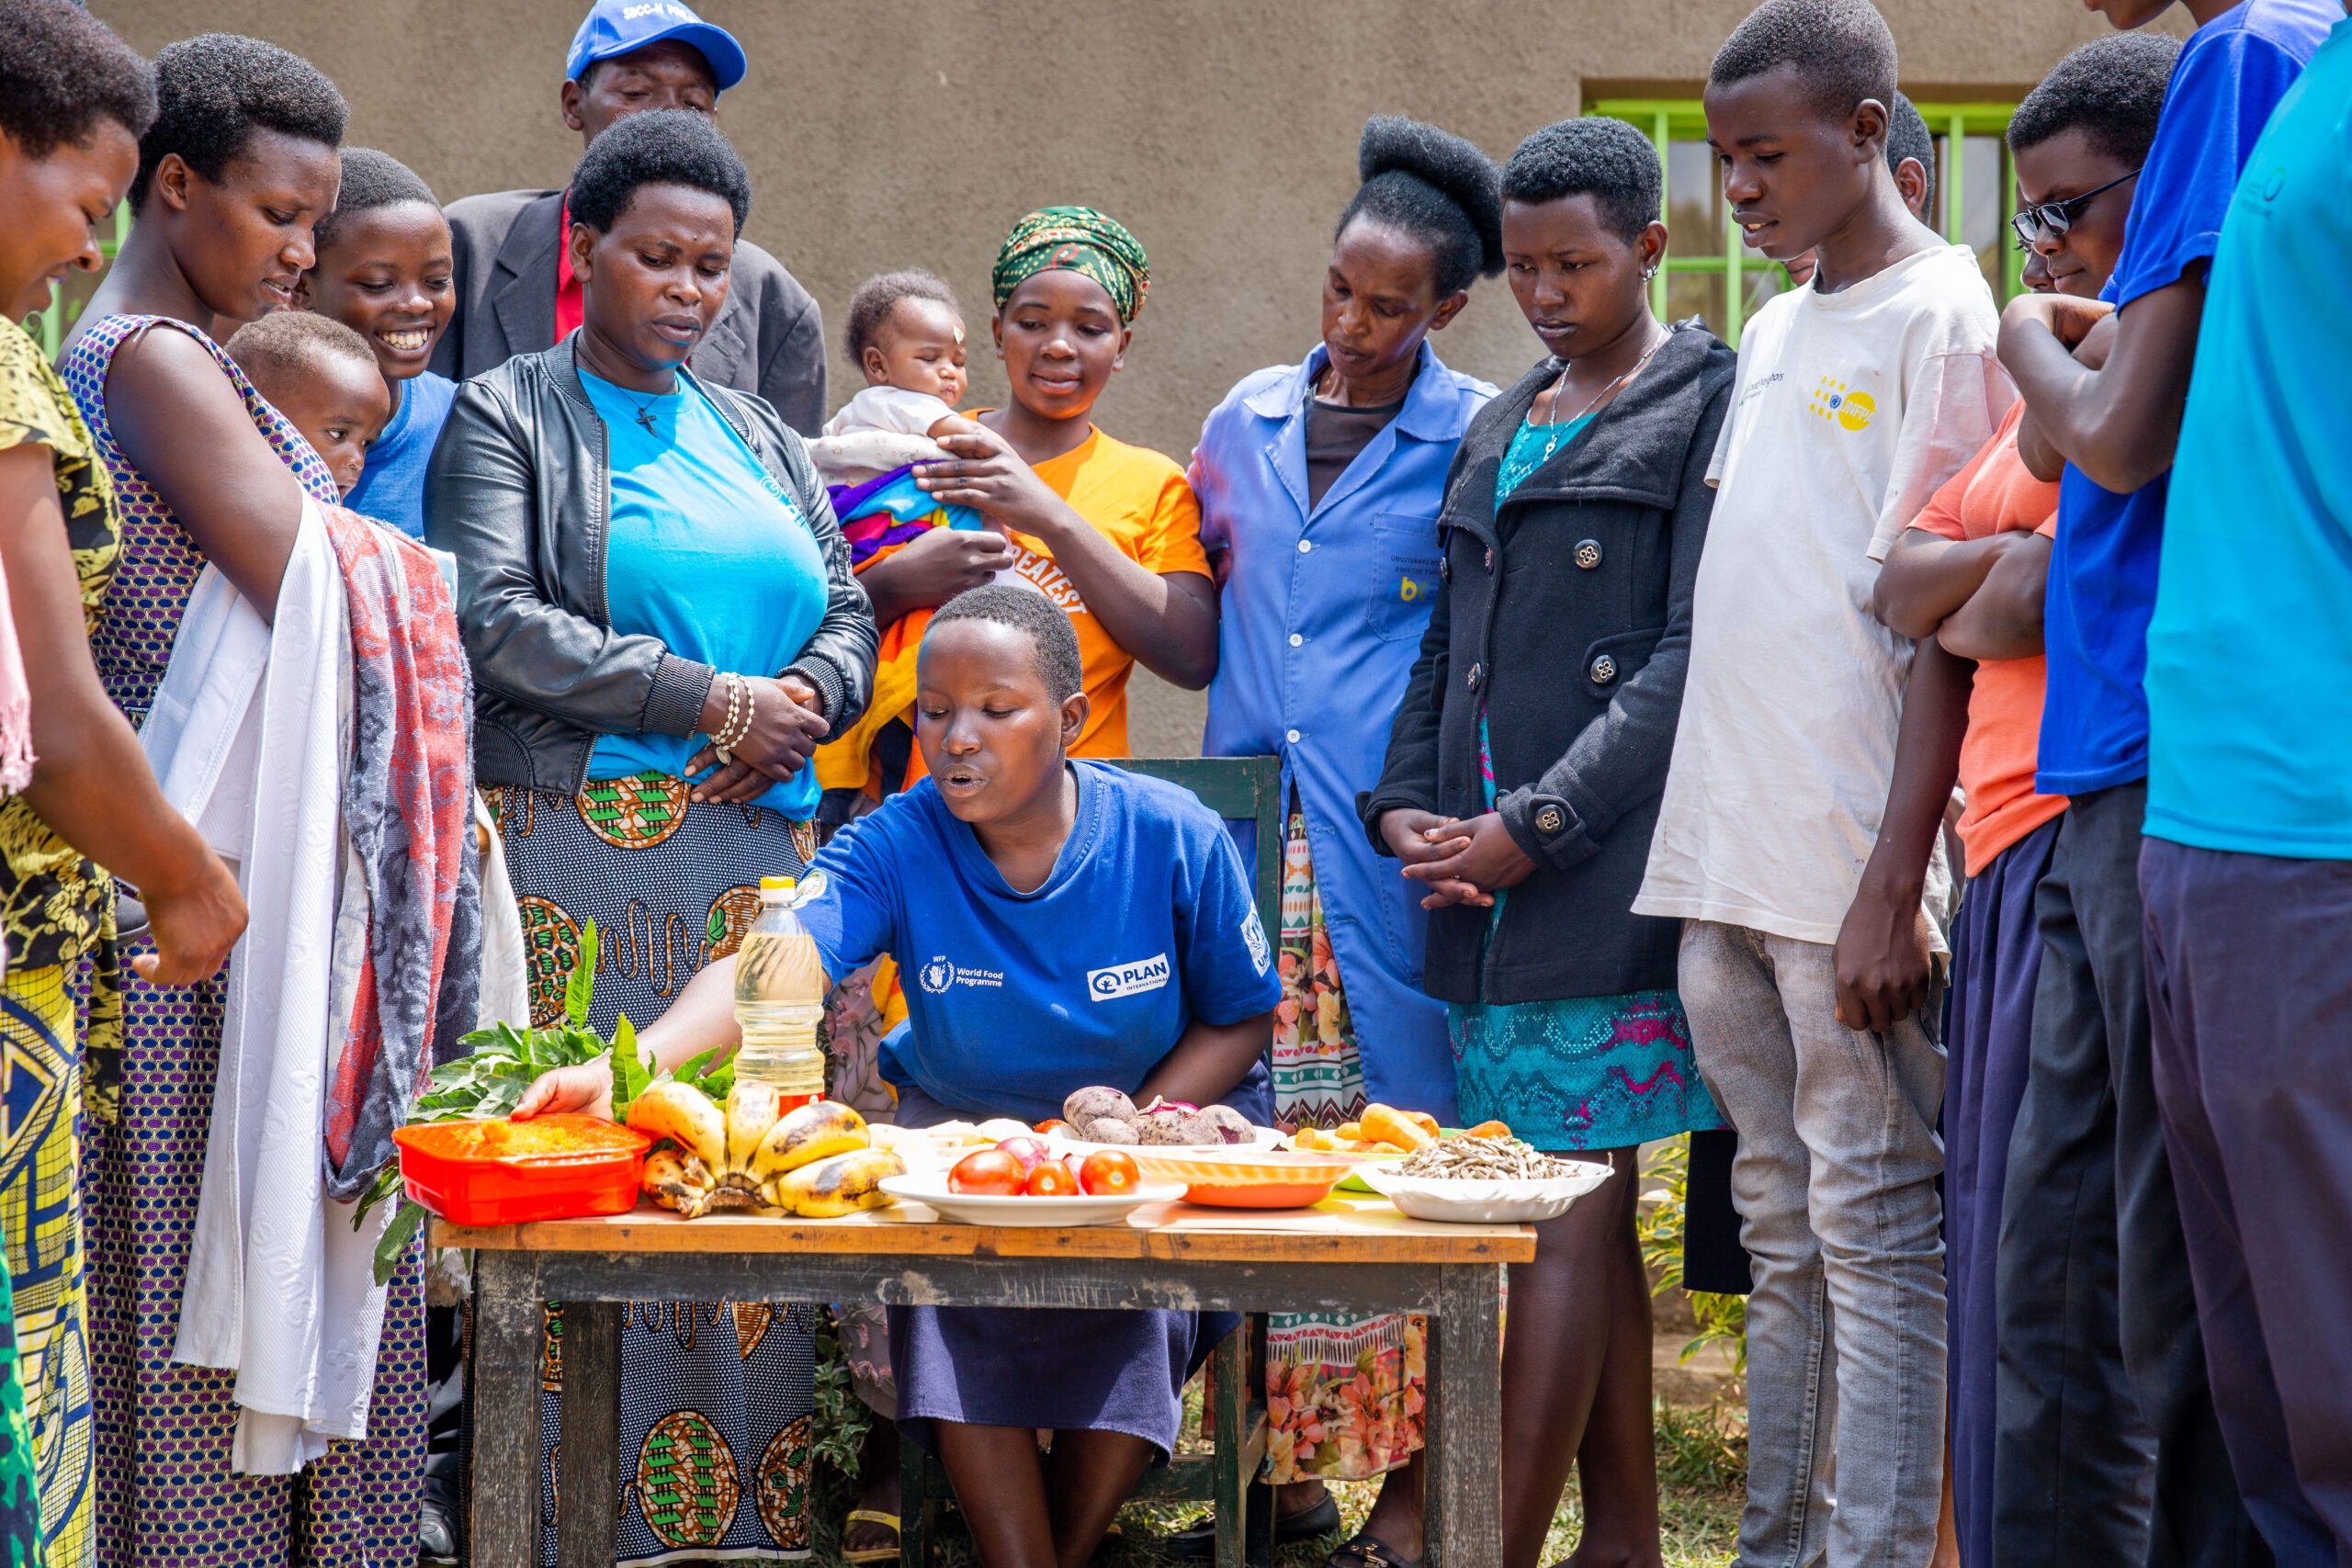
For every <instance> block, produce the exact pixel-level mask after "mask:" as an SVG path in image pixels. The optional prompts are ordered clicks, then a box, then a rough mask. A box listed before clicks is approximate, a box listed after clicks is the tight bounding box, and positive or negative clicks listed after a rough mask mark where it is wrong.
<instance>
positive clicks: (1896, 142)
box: [1886, 93, 1936, 229]
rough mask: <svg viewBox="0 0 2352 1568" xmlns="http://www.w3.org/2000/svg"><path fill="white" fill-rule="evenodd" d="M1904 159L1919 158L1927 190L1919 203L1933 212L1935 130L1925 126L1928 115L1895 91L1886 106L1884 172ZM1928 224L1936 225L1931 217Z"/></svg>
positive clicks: (1897, 166)
mask: <svg viewBox="0 0 2352 1568" xmlns="http://www.w3.org/2000/svg"><path fill="white" fill-rule="evenodd" d="M1905 158H1917V160H1919V167H1920V168H1922V169H1924V170H1926V171H1927V175H1928V192H1927V196H1926V197H1925V198H1924V199H1922V200H1921V201H1920V203H1919V205H1920V206H1921V207H1923V208H1925V209H1927V210H1928V211H1929V212H1931V213H1932V212H1934V211H1935V209H1936V138H1935V133H1934V132H1933V131H1930V130H1928V118H1927V116H1925V115H1923V114H1921V113H1920V112H1919V106H1918V105H1917V104H1915V103H1913V102H1912V101H1911V100H1910V98H1909V97H1907V96H1905V95H1904V94H1901V93H1897V94H1895V95H1894V102H1893V103H1891V104H1889V105H1887V106H1886V170H1887V173H1889V174H1893V173H1894V171H1895V170H1897V169H1899V168H1901V167H1902V166H1903V160H1905ZM1935 226H1936V225H1935V220H1933V219H1932V218H1930V219H1929V220H1928V227H1929V228H1931V229H1932V228H1934V227H1935Z"/></svg>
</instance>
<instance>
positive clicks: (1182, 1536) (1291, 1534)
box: [1163, 1483, 1340, 1560]
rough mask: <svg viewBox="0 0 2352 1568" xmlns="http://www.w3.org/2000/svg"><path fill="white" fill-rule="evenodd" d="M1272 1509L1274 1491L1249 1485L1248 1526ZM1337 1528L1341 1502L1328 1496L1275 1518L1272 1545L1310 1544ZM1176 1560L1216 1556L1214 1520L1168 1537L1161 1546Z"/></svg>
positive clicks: (1212, 1517)
mask: <svg viewBox="0 0 2352 1568" xmlns="http://www.w3.org/2000/svg"><path fill="white" fill-rule="evenodd" d="M1272 1506H1273V1490H1272V1488H1271V1487H1268V1486H1263V1485H1259V1484H1256V1483H1252V1484H1251V1486H1250V1516H1251V1517H1250V1522H1251V1523H1252V1524H1255V1523H1257V1522H1258V1521H1259V1520H1260V1519H1262V1518H1263V1517H1265V1516H1264V1515H1263V1514H1262V1513H1261V1512H1260V1510H1261V1509H1263V1508H1271V1507H1272ZM1339 1528H1340V1500H1339V1499H1338V1498H1336V1497H1334V1496H1332V1495H1330V1494H1329V1492H1326V1493H1325V1494H1323V1500H1322V1501H1321V1502H1319V1503H1317V1504H1316V1505H1315V1506H1313V1507H1311V1508H1301V1509H1300V1510H1299V1511H1298V1512H1296V1513H1295V1514H1278V1515H1276V1516H1275V1517H1274V1544H1275V1545H1276V1546H1288V1545H1290V1544H1291V1543H1292V1542H1294V1541H1300V1540H1315V1539H1316V1538H1317V1536H1325V1535H1329V1534H1330V1533H1331V1532H1332V1531H1333V1530H1335V1529H1339ZM1163 1544H1164V1545H1165V1547H1166V1549H1167V1550H1168V1551H1170V1553H1172V1554H1173V1555H1175V1556H1178V1557H1186V1558H1195V1559H1202V1560H1205V1559H1207V1558H1211V1557H1215V1556H1216V1515H1215V1514H1207V1515H1204V1516H1203V1517H1201V1518H1200V1519H1199V1520H1198V1521H1197V1522H1196V1523H1193V1524H1191V1525H1188V1526H1186V1527H1185V1528H1184V1529H1181V1530H1178V1531H1177V1532H1176V1533H1175V1534H1173V1535H1171V1536H1169V1537H1168V1538H1167V1540H1165V1542H1164V1543H1163Z"/></svg>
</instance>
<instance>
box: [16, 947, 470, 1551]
mask: <svg viewBox="0 0 2352 1568" xmlns="http://www.w3.org/2000/svg"><path fill="white" fill-rule="evenodd" d="M151 951H153V946H152V943H149V942H145V941H144V940H141V941H140V942H137V943H135V944H133V945H131V946H130V949H129V951H128V952H126V953H124V955H123V956H124V958H125V963H124V964H123V974H122V982H123V993H122V1000H123V1028H124V1046H123V1051H122V1060H121V1077H120V1087H119V1093H118V1099H117V1105H116V1109H115V1114H114V1115H113V1116H112V1117H110V1118H96V1117H94V1118H93V1119H92V1120H91V1121H90V1122H89V1123H88V1125H87V1127H86V1129H85V1134H84V1142H83V1150H82V1171H83V1180H82V1196H83V1202H84V1205H85V1207H84V1214H83V1220H84V1231H85V1242H84V1245H85V1249H86V1252H85V1266H86V1268H87V1269H88V1282H87V1293H88V1301H89V1314H90V1355H91V1385H92V1392H93V1394H94V1396H95V1401H96V1408H97V1423H96V1425H97V1465H96V1483H95V1486H94V1487H93V1496H94V1498H95V1512H96V1538H97V1539H96V1561H97V1562H99V1563H100V1564H102V1565H103V1568H147V1565H148V1564H151V1563H158V1562H203V1563H206V1564H209V1565H213V1568H281V1565H282V1564H284V1563H287V1562H298V1561H299V1562H308V1563H313V1564H316V1565H317V1568H374V1565H376V1564H379V1563H385V1562H406V1561H408V1559H409V1557H411V1556H413V1554H414V1553H415V1551H416V1519H417V1506H418V1501H419V1496H420V1493H421V1487H422V1483H423V1475H424V1245H423V1242H422V1240H421V1239H420V1240H419V1241H418V1242H417V1243H416V1244H415V1245H413V1246H412V1247H410V1249H409V1252H408V1256H407V1257H406V1258H404V1259H403V1260H402V1261H401V1264H400V1266H399V1267H398V1269H395V1271H394V1272H393V1275H392V1280H391V1285H390V1292H389V1293H388V1295H387V1296H386V1298H385V1303H384V1327H383V1336H382V1339H381V1342H380V1344H379V1348H378V1350H377V1357H376V1389H375V1396H374V1399H373V1401H372V1403H371V1404H369V1406H368V1437H367V1439H366V1441H364V1442H357V1443H342V1442H338V1443H335V1444H334V1445H333V1446H332V1447H331V1448H330V1449H329V1450H328V1452H327V1455H326V1457H325V1458H324V1459H322V1460H319V1461H316V1462H314V1463H312V1464H311V1465H309V1466H308V1467H306V1468H305V1469H304V1470H303V1471H302V1472H301V1473H300V1474H299V1475H241V1474H237V1473H235V1472H232V1470H231V1469H230V1458H231V1449H232V1444H233V1442H234V1440H235V1437H236V1430H237V1404H236V1398H235V1394H236V1385H237V1374H236V1373H235V1372H233V1371H219V1370H216V1369H213V1368H209V1367H190V1366H185V1365H183V1364H181V1363H180V1362H177V1361H175V1360H174V1359H172V1344H173V1341H174V1339H175V1337H176V1336H177V1334H178V1330H179V1308H180V1293H181V1290H182V1288H183V1286H184V1285H185V1284H186V1282H187V1259H188V1247H189V1244H190V1242H191V1240H192V1239H193V1237H194V1235H195V1232H196V1208H197V1197H198V1190H199V1187H200V1185H201V1183H202V1181H203V1178H204V1151H205V1145H206V1141H207V1138H208V1136H209V1132H210V1129H211V1125H212V1089H213V1080H214V1078H215V1077H216V1076H217V1070H218V1068H219V1066H220V1020H221V1006H222V1002H223V998H224V987H223V985H222V981H221V978H220V976H214V977H213V978H211V979H209V980H207V981H204V982H202V983H201V984H199V985H196V986H191V987H187V988H185V989H180V990H166V989H164V988H163V987H156V986H152V985H149V984H148V983H147V982H146V981H144V980H142V979H141V978H139V977H138V976H137V975H135V974H133V973H132V972H131V969H130V964H129V962H128V960H129V959H130V958H131V957H132V956H135V955H136V954H137V953H142V952H151ZM49 1561H50V1563H51V1568H71V1560H69V1559H65V1558H62V1557H61V1556H59V1555H58V1554H56V1553H54V1552H52V1553H51V1557H50V1560H49ZM83 1561H84V1562H87V1561H88V1559H86V1558H85V1559H84V1560H83Z"/></svg>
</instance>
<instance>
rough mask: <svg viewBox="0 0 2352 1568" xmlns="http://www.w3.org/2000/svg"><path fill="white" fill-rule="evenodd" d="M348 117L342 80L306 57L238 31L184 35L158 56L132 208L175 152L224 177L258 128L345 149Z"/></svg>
mask: <svg viewBox="0 0 2352 1568" xmlns="http://www.w3.org/2000/svg"><path fill="white" fill-rule="evenodd" d="M347 118H349V111H348V110H347V109H346V108H345V106H344V102H343V95H342V94H341V93H338V92H336V91H335V89H334V83H333V82H330V81H328V80H327V79H326V77H325V75H324V74H323V73H322V72H321V71H320V70H319V68H318V67H317V66H315V65H313V64H311V62H309V61H307V60H305V59H303V58H302V57H301V56H300V55H299V54H291V53H288V51H285V50H282V49H280V48H278V47H277V45H276V44H274V43H264V42H263V41H262V40H261V39H257V38H244V37H242V36H240V35H239V34H236V33H199V34H198V35H197V36H196V37H195V38H191V39H181V40H180V41H179V42H177V43H175V44H172V45H169V46H168V47H166V48H165V49H164V52H163V53H161V54H159V55H157V56H156V57H155V121H154V123H153V125H151V126H149V127H148V128H147V134H146V135H144V136H141V138H140V139H139V174H138V175H137V177H135V178H134V179H132V181H131V182H130V209H131V210H132V211H133V212H136V211H138V210H139V209H140V208H141V206H143V205H144V204H145V203H146V200H147V190H148V187H149V186H152V185H153V183H154V180H155V171H156V169H157V168H158V167H160V166H161V165H162V164H163V162H164V159H165V158H166V157H168V156H170V155H171V154H172V153H175V152H176V153H178V154H179V155H180V161H181V162H182V163H184V164H187V166H188V167H189V168H191V169H194V170H195V171H196V172H197V173H198V174H199V175H203V176H204V177H205V178H206V179H208V180H217V179H219V178H220V173H221V171H222V170H224V169H226V168H227V167H228V166H229V164H231V162H232V161H233V160H234V159H236V158H237V157H239V156H240V155H241V154H243V152H244V151H245V148H246V147H247V145H248V144H250V143H251V142H252V141H253V139H254V132H255V131H261V130H275V131H277V133H278V134H280V135H282V136H293V137H299V138H300V139H301V140H303V141H316V142H320V143H322V144H323V145H325V146H328V147H340V146H341V145H343V128H344V123H345V120H346V119H347Z"/></svg>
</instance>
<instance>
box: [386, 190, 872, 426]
mask: <svg viewBox="0 0 2352 1568" xmlns="http://www.w3.org/2000/svg"><path fill="white" fill-rule="evenodd" d="M445 210H446V212H447V217H448V220H449V237H450V239H451V241H452V242H453V243H454V245H455V254H456V258H457V271H456V274H455V276H454V280H453V281H454V282H455V284H456V287H457V291H458V308H457V310H456V312H455V313H454V314H453V315H452V316H451V317H450V319H449V330H448V331H447V332H446V333H443V334H442V336H441V342H440V344H439V345H438V346H437V347H436V348H435V350H434V352H433V368H434V369H435V370H437V371H439V372H440V373H441V374H442V375H444V376H447V377H448V378H451V379H452V380H458V381H462V380H466V379H468V378H471V377H475V376H479V375H481V373H482V372H483V371H485V370H492V369H495V368H496V367H499V366H501V365H503V364H505V363H506V362H507V361H508V360H509V359H512V358H513V357H514V356H515V355H518V354H538V353H542V352H544V351H545V350H547V349H550V348H553V347H554V346H555V276H556V253H557V248H558V246H559V245H560V243H561V240H562V237H561V236H560V234H559V233H558V232H557V230H558V229H559V228H560V226H561V224H562V221H563V192H561V191H560V190H503V191H495V192H492V193H491V194H489V195H486V196H469V197H462V198H460V199H458V200H457V201H453V202H451V203H450V204H449V205H448V207H447V209H445ZM687 363H688V364H689V365H691V366H692V367H694V372H695V375H697V376H699V377H701V378H703V379H704V380H706V381H713V382H717V383H718V385H720V386H722V387H733V388H735V389H737V390H739V391H744V392H752V393H756V394H758V395H759V396H760V397H763V398H765V399H766V400H768V402H769V403H770V404H772V405H773V406H774V407H775V412H777V413H779V414H781V415H783V416H784V422H785V423H786V424H788V425H790V426H792V428H793V429H795V430H797V431H798V432H800V434H803V435H815V434H817V433H818V431H819V430H820V429H821V428H822V427H823V425H824V423H825V323H824V319H823V316H822V314H821V313H820V311H819V310H818V309H817V301H816V300H814V299H810V298H809V291H808V290H807V289H806V288H801V287H800V284H799V282H798V281H797V279H795V278H794V277H793V276H792V274H790V273H788V272H786V271H785V269H784V264H783V263H782V262H780V261H778V260H776V259H775V257H774V256H772V255H770V254H768V253H767V252H765V251H763V250H762V249H760V247H759V246H757V245H755V244H752V243H751V242H750V241H749V240H739V241H738V242H736V245H735V268H734V276H733V278H732V280H731V282H730V284H729V288H728V290H727V303H726V305H725V306H723V307H722V308H721V309H720V310H719V312H718V320H717V321H713V322H712V323H711V324H710V331H709V332H708V333H707V334H705V336H704V338H703V340H702V342H701V343H699V344H696V345H695V352H694V356H693V357H692V358H691V359H689V360H688V361H687Z"/></svg>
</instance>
